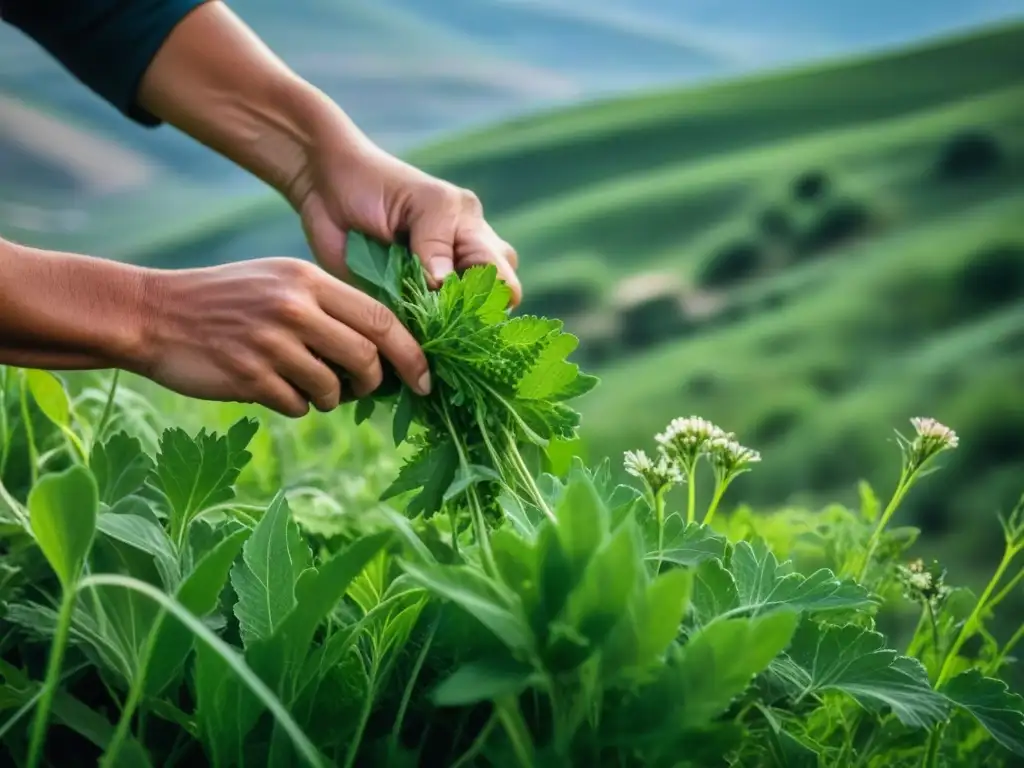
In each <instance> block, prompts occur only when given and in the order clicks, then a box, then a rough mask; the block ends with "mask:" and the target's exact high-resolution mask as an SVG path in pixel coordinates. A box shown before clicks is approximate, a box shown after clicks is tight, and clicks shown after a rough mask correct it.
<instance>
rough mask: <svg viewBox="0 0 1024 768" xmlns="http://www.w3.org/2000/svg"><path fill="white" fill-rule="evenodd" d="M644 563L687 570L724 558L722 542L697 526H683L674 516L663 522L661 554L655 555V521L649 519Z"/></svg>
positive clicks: (681, 521)
mask: <svg viewBox="0 0 1024 768" xmlns="http://www.w3.org/2000/svg"><path fill="white" fill-rule="evenodd" d="M645 533H646V539H647V542H648V544H647V547H648V554H647V560H648V561H659V560H660V561H663V562H666V563H674V564H675V565H681V566H684V567H687V568H692V567H694V566H697V565H700V564H701V563H703V562H705V561H707V560H712V559H715V558H718V559H722V558H724V557H725V547H726V540H725V537H724V536H721V535H719V534H717V533H715V532H714V531H713V530H711V529H710V528H708V527H707V526H705V525H701V524H700V523H689V524H687V523H686V521H685V520H683V518H682V517H680V516H679V515H677V514H672V515H669V516H668V517H667V518H666V519H665V532H664V550H663V551H662V552H660V553H659V552H658V545H657V542H658V532H657V521H656V520H655V519H654V516H653V515H651V517H650V522H649V523H648V525H647V528H646V530H645Z"/></svg>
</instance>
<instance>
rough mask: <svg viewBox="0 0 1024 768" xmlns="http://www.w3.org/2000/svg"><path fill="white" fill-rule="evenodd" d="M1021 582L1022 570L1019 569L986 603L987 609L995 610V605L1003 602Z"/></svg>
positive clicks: (1023, 569)
mask: <svg viewBox="0 0 1024 768" xmlns="http://www.w3.org/2000/svg"><path fill="white" fill-rule="evenodd" d="M1022 581H1024V568H1021V569H1020V570H1019V571H1017V575H1016V576H1014V577H1013V578H1012V579H1010V580H1009V581H1008V582H1006V586H1005V587H1003V588H1002V589H1000V590H999V592H998V593H997V594H996V596H995V597H993V598H992V599H991V600H989V601H988V609H989V610H990V611H991V610H992V609H993V608H995V607H996V606H997V605H999V604H1000V603H1001V602H1003V600H1005V599H1006V598H1007V597H1008V596H1009V595H1010V593H1011V592H1013V590H1015V589H1016V588H1017V587H1018V586H1019V585H1020V583H1021V582H1022Z"/></svg>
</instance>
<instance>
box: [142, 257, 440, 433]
mask: <svg viewBox="0 0 1024 768" xmlns="http://www.w3.org/2000/svg"><path fill="white" fill-rule="evenodd" d="M144 295H145V306H146V307H147V316H146V318H145V320H144V322H143V327H144V333H143V336H142V339H143V341H142V343H141V345H140V346H141V348H142V351H141V352H140V353H139V354H138V355H137V358H138V360H137V365H135V366H133V367H134V368H136V369H137V372H138V373H141V374H142V375H144V376H146V377H147V378H150V379H152V380H153V381H155V382H157V383H158V384H161V385H163V386H165V387H167V388H169V389H172V390H174V391H176V392H178V393H180V394H183V395H187V396H189V397H197V398H201V399H205V400H229V401H236V402H249V403H259V404H261V405H264V406H266V407H268V408H271V409H273V410H275V411H278V412H280V413H283V414H285V415H286V416H292V417H300V416H304V415H305V414H306V413H307V412H308V411H309V403H310V402H311V403H312V404H313V405H314V406H316V408H318V409H319V410H321V411H328V410H332V409H333V408H335V407H337V405H338V404H339V402H341V401H342V399H343V398H352V397H362V396H364V395H366V394H368V393H369V392H371V391H373V390H375V389H376V388H377V387H378V386H379V385H380V383H381V380H382V375H383V374H382V370H381V362H380V357H379V356H378V353H379V354H381V355H383V356H384V357H385V358H387V359H388V360H389V361H390V362H391V363H392V364H393V365H394V367H395V370H396V372H397V373H398V375H399V376H400V377H401V378H402V379H403V380H404V381H405V382H406V383H407V384H408V385H409V386H410V387H411V388H413V389H414V390H415V391H417V392H420V393H421V394H427V393H428V392H429V391H430V374H429V371H428V367H427V360H426V358H425V357H424V355H423V352H422V350H421V349H420V347H419V345H418V344H417V343H416V340H415V339H414V338H413V337H412V336H411V335H410V334H409V332H408V331H407V330H406V329H405V328H404V327H403V326H402V324H401V323H400V322H399V321H398V319H397V318H396V317H395V316H394V314H392V312H391V311H390V310H389V309H388V308H387V307H385V306H384V305H383V304H381V303H380V302H378V301H376V300H375V299H372V298H370V297H369V296H367V295H366V294H364V293H362V292H361V291H359V290H358V289H356V288H353V287H352V286H349V285H347V284H345V283H343V282H341V281H340V280H337V279H336V278H334V277H332V276H330V275H328V274H327V273H326V272H325V271H323V270H322V269H320V268H318V267H317V266H315V265H313V264H310V263H309V262H305V261H300V260H297V259H259V260H255V261H247V262H239V263H233V264H226V265H223V266H218V267H209V268H205V269H191V270H180V271H153V272H150V273H148V275H147V277H146V281H145V286H144ZM328 363H333V364H335V365H336V366H338V367H340V368H342V369H344V370H345V371H346V372H348V373H349V374H350V375H351V376H352V378H353V379H354V385H353V387H352V391H351V392H344V393H343V392H342V391H341V383H340V381H339V379H338V376H337V375H336V374H335V373H334V372H333V371H332V370H331V368H330V367H329V366H328Z"/></svg>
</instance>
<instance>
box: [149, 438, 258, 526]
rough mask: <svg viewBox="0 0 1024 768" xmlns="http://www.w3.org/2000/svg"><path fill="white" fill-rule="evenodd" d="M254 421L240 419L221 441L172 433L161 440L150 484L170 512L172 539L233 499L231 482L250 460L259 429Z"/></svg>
mask: <svg viewBox="0 0 1024 768" xmlns="http://www.w3.org/2000/svg"><path fill="white" fill-rule="evenodd" d="M258 426H259V425H258V422H257V421H256V420H255V419H242V420H241V421H238V422H236V423H235V424H234V426H232V427H231V429H229V430H228V432H227V434H226V435H217V434H208V433H207V432H206V430H205V429H202V430H200V432H199V433H198V434H197V435H196V437H195V438H192V437H190V436H189V435H188V433H187V432H185V430H183V429H180V428H177V427H175V428H173V429H168V430H166V431H165V432H164V433H163V435H162V436H161V437H160V452H159V455H158V456H157V464H156V472H155V481H156V484H157V486H158V487H159V488H160V490H161V491H163V493H164V495H165V496H166V497H167V501H168V503H169V504H170V507H171V510H170V512H171V514H170V523H171V537H172V538H173V539H174V541H175V542H177V543H179V544H180V543H181V542H182V541H183V540H184V532H185V531H186V529H187V528H188V526H189V524H190V523H191V522H192V520H193V519H195V517H196V516H197V515H199V514H200V513H201V512H203V511H204V510H206V509H209V508H210V507H212V506H215V505H217V504H222V503H224V502H227V501H230V500H231V499H233V498H234V496H235V492H234V487H233V486H234V482H235V480H237V479H238V475H239V474H240V473H241V471H242V469H243V467H245V465H246V464H247V463H248V462H249V459H251V458H252V455H251V454H250V453H249V452H248V451H247V450H246V447H247V446H248V445H249V441H250V440H252V438H253V436H254V435H255V434H256V430H257V429H258Z"/></svg>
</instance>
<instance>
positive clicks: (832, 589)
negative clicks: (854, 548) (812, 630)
mask: <svg viewBox="0 0 1024 768" xmlns="http://www.w3.org/2000/svg"><path fill="white" fill-rule="evenodd" d="M876 602H877V601H876V600H875V599H874V598H873V597H872V596H871V594H870V593H869V592H868V591H867V590H866V589H864V588H863V587H861V586H860V585H858V584H856V583H854V582H852V581H841V580H840V579H838V578H837V577H836V575H835V574H834V573H832V571H830V570H828V569H827V568H822V569H820V570H817V571H815V572H814V573H812V574H811V575H810V576H803V575H802V574H800V573H796V572H794V571H793V567H792V563H790V562H785V563H782V564H780V563H779V562H778V560H777V559H776V558H775V555H774V554H772V552H771V550H769V549H768V546H767V545H766V544H765V543H764V541H762V540H760V539H759V540H757V541H756V542H755V543H754V544H751V543H749V542H746V541H741V542H739V543H738V544H736V545H735V547H733V550H732V556H731V557H730V559H729V566H728V571H727V573H726V574H723V573H722V567H721V564H720V562H719V561H716V560H710V561H707V562H705V563H703V564H702V565H701V566H700V568H699V569H698V576H697V584H696V589H695V594H694V606H695V607H696V608H697V618H698V620H699V621H701V622H705V623H706V622H708V621H711V620H712V619H714V618H715V617H716V616H723V615H724V616H737V615H751V616H756V615H758V614H760V613H763V612H765V611H771V610H774V609H775V608H780V607H786V608H791V609H793V610H797V611H806V612H808V613H812V614H820V613H827V612H831V611H841V610H854V609H857V608H865V607H868V606H871V605H874V604H875V603H876Z"/></svg>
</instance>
